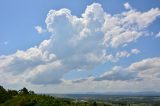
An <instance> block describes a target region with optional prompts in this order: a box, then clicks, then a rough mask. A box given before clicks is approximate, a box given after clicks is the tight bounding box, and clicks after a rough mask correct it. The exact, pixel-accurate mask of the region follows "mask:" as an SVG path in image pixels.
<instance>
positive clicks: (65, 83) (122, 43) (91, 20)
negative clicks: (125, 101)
mask: <svg viewBox="0 0 160 106" xmlns="http://www.w3.org/2000/svg"><path fill="white" fill-rule="evenodd" d="M64 8H65V9H64ZM0 13H1V14H0V23H1V24H0V62H1V63H0V70H1V71H0V74H1V75H0V76H1V78H0V84H2V85H4V86H5V87H7V88H14V89H19V88H20V87H23V86H26V87H28V88H30V89H34V90H35V91H36V92H59V93H66V92H87V91H93V92H106V91H125V90H129V91H158V89H159V88H160V85H159V86H157V82H158V81H160V77H159V76H160V72H159V70H160V67H159V65H158V64H160V48H159V45H160V1H158V0H147V1H146V0H141V1H139V0H134V1H133V0H121V1H120V0H119V1H117V0H77V1H75V0H70V1H67V0H61V1H57V0H53V1H50V0H34V1H33V0H27V1H22V0H15V1H9V0H1V1H0ZM47 14H48V15H47ZM148 64H149V65H148ZM2 76H3V77H2ZM9 77H10V78H11V79H12V80H11V79H9ZM145 82H148V84H146V85H145V86H143V87H142V86H141V84H142V83H145ZM106 85H107V87H106ZM122 85H123V86H122ZM82 86H83V87H82ZM39 87H41V89H39ZM127 87H128V88H127ZM56 88H59V89H56ZM71 88H72V90H71ZM103 89H105V90H103Z"/></svg>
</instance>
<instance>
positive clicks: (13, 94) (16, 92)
mask: <svg viewBox="0 0 160 106" xmlns="http://www.w3.org/2000/svg"><path fill="white" fill-rule="evenodd" d="M8 93H9V95H11V96H16V95H18V91H16V90H8Z"/></svg>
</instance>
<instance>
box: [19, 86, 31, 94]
mask: <svg viewBox="0 0 160 106" xmlns="http://www.w3.org/2000/svg"><path fill="white" fill-rule="evenodd" d="M19 93H20V94H29V92H28V89H27V88H25V87H24V88H23V89H21V90H19Z"/></svg>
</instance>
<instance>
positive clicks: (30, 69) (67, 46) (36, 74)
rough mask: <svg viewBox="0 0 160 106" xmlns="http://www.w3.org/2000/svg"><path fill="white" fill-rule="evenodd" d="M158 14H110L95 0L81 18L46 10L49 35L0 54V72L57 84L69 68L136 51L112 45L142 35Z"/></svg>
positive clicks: (83, 67)
mask: <svg viewBox="0 0 160 106" xmlns="http://www.w3.org/2000/svg"><path fill="white" fill-rule="evenodd" d="M159 15H160V10H159V9H158V8H152V9H151V10H149V11H146V12H139V11H137V10H134V9H130V10H129V11H127V12H123V13H120V14H116V15H110V14H109V13H107V12H105V11H104V10H103V8H102V6H101V4H99V3H93V4H91V5H90V6H87V8H86V10H85V12H84V13H83V14H82V15H81V17H77V16H74V15H72V13H71V11H70V10H69V9H65V8H63V9H60V10H50V11H49V13H48V14H47V17H46V20H45V23H46V26H47V31H48V32H50V33H51V36H50V38H49V39H47V40H44V41H42V42H41V43H40V44H39V45H38V46H35V47H31V48H29V49H27V50H25V51H22V50H18V51H17V52H16V53H14V54H11V55H7V56H0V63H1V64H0V73H2V72H3V73H6V72H7V73H10V74H11V75H13V76H15V77H16V76H17V77H19V76H23V77H21V79H23V80H24V81H26V82H30V83H32V84H57V83H61V82H62V81H63V76H64V74H66V73H68V72H70V71H73V70H79V69H80V70H91V69H94V68H95V67H96V66H98V65H100V64H101V63H104V62H108V61H113V60H112V59H116V61H118V60H119V59H121V58H122V57H129V56H130V55H131V54H138V53H139V50H136V49H133V50H132V51H131V52H127V51H125V50H124V51H117V49H116V48H117V47H120V48H121V46H123V45H124V44H128V45H129V43H130V42H134V41H136V40H137V39H138V38H139V37H141V36H143V35H144V32H145V29H146V28H147V27H148V26H149V25H150V24H151V23H152V22H153V21H154V20H155V19H156V18H157V16H159ZM35 28H36V30H37V31H38V33H42V32H44V30H43V29H42V28H41V27H40V26H36V27H35ZM112 50H115V51H116V55H115V56H114V55H113V54H112ZM122 76H123V74H122Z"/></svg>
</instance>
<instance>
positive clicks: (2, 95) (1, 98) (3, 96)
mask: <svg viewBox="0 0 160 106" xmlns="http://www.w3.org/2000/svg"><path fill="white" fill-rule="evenodd" d="M10 98H11V96H10V95H9V93H8V92H7V91H6V90H5V89H4V88H3V86H0V103H3V102H5V101H6V100H8V99H10Z"/></svg>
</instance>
